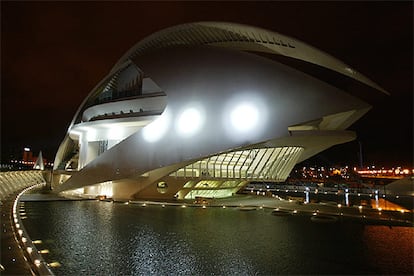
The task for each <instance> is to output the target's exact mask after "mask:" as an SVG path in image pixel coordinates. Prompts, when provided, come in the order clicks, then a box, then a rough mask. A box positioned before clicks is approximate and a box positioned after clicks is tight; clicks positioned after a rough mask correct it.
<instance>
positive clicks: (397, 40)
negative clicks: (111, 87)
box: [1, 1, 413, 166]
mask: <svg viewBox="0 0 414 276" xmlns="http://www.w3.org/2000/svg"><path fill="white" fill-rule="evenodd" d="M195 21H228V22H236V23H244V24H249V25H254V26H258V27H263V28H266V29H269V30H273V31H276V32H279V33H281V34H284V35H287V36H291V37H293V38H297V39H299V40H301V41H303V42H305V43H308V44H310V45H312V46H315V47H316V48H319V49H320V50H322V51H324V52H327V53H329V54H331V55H333V56H335V57H337V58H339V59H340V60H342V61H344V62H345V63H347V64H349V65H350V66H351V67H353V68H355V69H356V70H358V71H359V72H361V73H363V74H365V75H366V76H368V77H369V78H371V79H372V80H373V81H375V82H377V83H378V84H379V85H380V86H382V87H383V88H384V89H386V90H387V91H389V92H390V93H391V96H389V97H388V96H387V97H384V96H381V95H380V93H378V97H374V98H373V99H372V102H371V104H373V105H374V107H373V109H372V110H371V111H370V112H369V113H368V114H367V115H365V116H364V117H363V118H362V119H360V120H359V121H358V122H357V123H355V124H354V125H353V126H352V127H351V129H352V130H356V131H357V134H358V136H359V138H358V139H359V140H360V141H361V142H362V145H363V152H364V161H365V164H366V165H368V164H372V163H374V164H376V165H385V166H392V165H411V164H412V161H413V4H412V2H398V3H392V2H352V3H347V2H335V1H334V2H292V3H288V2H257V3H254V2H227V3H223V2H181V3H178V2H164V3H163V2H159V3H157V2H122V3H115V2H4V1H1V152H2V158H5V157H7V156H8V155H9V153H10V152H13V151H16V150H18V151H20V150H21V149H22V148H23V147H24V146H29V147H31V148H32V149H33V151H34V153H35V154H37V151H38V150H42V151H43V155H44V156H46V157H47V158H49V159H53V158H54V154H55V153H56V150H57V147H58V146H59V143H60V142H61V140H62V139H63V137H64V135H65V133H66V130H67V127H68V126H69V123H70V121H71V119H72V116H73V115H74V114H75V112H76V109H77V108H78V106H79V105H80V103H81V102H82V100H83V99H84V98H85V97H86V96H87V94H88V93H89V92H90V90H91V89H92V88H93V87H94V86H95V85H96V84H97V83H98V82H99V81H100V80H101V79H102V78H103V77H104V76H105V75H106V74H107V73H108V71H109V70H110V69H111V67H112V66H113V65H114V64H115V62H116V61H117V60H118V59H119V58H120V57H121V56H122V54H124V52H126V51H127V50H128V49H129V48H130V47H132V46H133V45H134V44H135V43H137V42H138V41H139V40H141V39H142V38H144V37H145V36H147V35H149V34H151V33H153V32H155V31H157V30H160V29H163V28H166V27H169V26H173V25H177V24H181V23H187V22H195ZM357 151H358V143H357V142H351V143H348V144H345V145H340V146H335V147H334V148H332V149H330V150H327V151H325V152H324V153H322V154H320V155H318V156H317V157H316V158H313V160H316V161H323V162H328V163H348V162H349V163H350V164H353V163H356V162H357Z"/></svg>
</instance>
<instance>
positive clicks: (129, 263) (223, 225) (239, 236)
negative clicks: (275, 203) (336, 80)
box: [24, 201, 414, 275]
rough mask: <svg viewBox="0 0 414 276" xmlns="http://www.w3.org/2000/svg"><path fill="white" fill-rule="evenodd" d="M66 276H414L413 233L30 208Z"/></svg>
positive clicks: (70, 205)
mask: <svg viewBox="0 0 414 276" xmlns="http://www.w3.org/2000/svg"><path fill="white" fill-rule="evenodd" d="M24 206H25V210H26V213H27V216H28V218H27V219H25V220H24V225H25V227H26V229H27V230H28V232H29V235H30V237H31V238H32V240H37V239H40V240H42V244H38V249H39V250H40V249H48V250H49V253H48V254H44V258H45V260H46V261H47V262H53V261H58V262H59V263H60V264H61V267H58V268H54V269H53V271H54V272H55V274H57V275H80V274H88V275H149V274H158V275H177V274H184V275H269V274H271V275H274V274H383V273H385V274H390V273H391V274H412V273H413V234H414V231H413V228H406V227H393V228H388V227H385V226H384V227H383V226H365V227H364V226H362V225H359V224H351V223H337V224H316V223H312V222H311V221H310V220H309V218H308V217H300V216H298V217H277V216H272V215H271V213H270V211H271V210H256V211H249V212H246V211H244V212H243V211H239V210H237V209H232V208H226V209H222V208H207V209H202V208H181V207H171V206H167V207H166V208H161V206H152V207H151V206H150V207H141V206H139V205H135V204H129V205H124V204H117V203H109V202H97V201H70V202H63V201H55V202H25V203H24Z"/></svg>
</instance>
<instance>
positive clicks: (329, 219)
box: [311, 214, 338, 223]
mask: <svg viewBox="0 0 414 276" xmlns="http://www.w3.org/2000/svg"><path fill="white" fill-rule="evenodd" d="M311 221H313V222H319V223H335V222H337V221H338V218H337V217H335V216H329V215H320V214H318V215H314V216H312V217H311Z"/></svg>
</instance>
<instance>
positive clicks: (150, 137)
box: [142, 110, 170, 143]
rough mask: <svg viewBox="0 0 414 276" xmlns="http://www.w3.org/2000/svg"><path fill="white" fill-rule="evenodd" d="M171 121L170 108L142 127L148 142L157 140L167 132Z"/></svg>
mask: <svg viewBox="0 0 414 276" xmlns="http://www.w3.org/2000/svg"><path fill="white" fill-rule="evenodd" d="M169 123H170V116H169V113H168V110H165V111H164V113H163V114H162V115H161V116H160V117H158V118H157V119H155V120H154V121H153V122H151V123H150V124H148V125H147V126H145V127H144V128H143V129H142V135H143V137H144V139H145V141H147V142H150V143H152V142H156V141H158V140H159V139H161V137H162V136H164V134H165V133H166V132H167V130H168V127H169Z"/></svg>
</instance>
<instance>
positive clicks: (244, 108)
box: [230, 103, 259, 132]
mask: <svg viewBox="0 0 414 276" xmlns="http://www.w3.org/2000/svg"><path fill="white" fill-rule="evenodd" d="M230 121H231V124H232V126H233V128H235V129H236V130H237V131H240V132H247V131H250V130H253V129H254V128H255V127H256V126H257V123H258V121H259V111H258V110H257V108H256V107H255V106H254V105H252V104H250V103H241V104H239V105H237V106H236V107H235V108H234V109H233V110H232V111H231V113H230Z"/></svg>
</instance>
